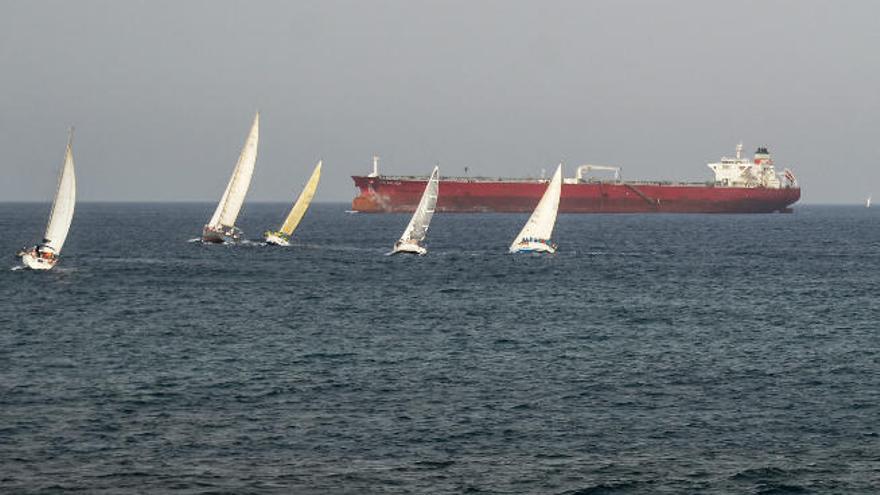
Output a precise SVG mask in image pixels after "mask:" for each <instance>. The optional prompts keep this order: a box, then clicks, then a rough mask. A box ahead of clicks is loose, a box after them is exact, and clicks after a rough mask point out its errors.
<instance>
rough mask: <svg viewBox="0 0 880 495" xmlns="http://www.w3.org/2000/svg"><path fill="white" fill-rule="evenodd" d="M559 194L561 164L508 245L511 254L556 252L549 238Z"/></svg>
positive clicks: (560, 189)
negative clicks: (511, 242)
mask: <svg viewBox="0 0 880 495" xmlns="http://www.w3.org/2000/svg"><path fill="white" fill-rule="evenodd" d="M561 194H562V164H561V163H560V164H559V166H558V167H556V172H555V173H554V174H553V178H551V179H550V183H549V184H548V185H547V190H546V191H544V196H542V197H541V201H539V202H538V206H537V207H536V208H535V211H534V212H532V216H531V217H529V221H528V222H526V224H525V226H524V227H523V228H522V230H521V231H520V233H519V235H518V236H516V239H514V241H513V244H511V245H510V252H511V253H555V252H556V245H555V244H553V243H552V242H551V241H550V237H551V236H552V235H553V226H554V225H556V212H557V211H558V210H559V197H560V195H561Z"/></svg>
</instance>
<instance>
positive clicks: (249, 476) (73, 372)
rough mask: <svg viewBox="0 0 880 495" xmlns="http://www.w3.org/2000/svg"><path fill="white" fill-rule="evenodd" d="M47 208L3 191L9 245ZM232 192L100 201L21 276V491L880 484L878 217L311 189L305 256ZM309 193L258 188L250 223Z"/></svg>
mask: <svg viewBox="0 0 880 495" xmlns="http://www.w3.org/2000/svg"><path fill="white" fill-rule="evenodd" d="M48 208H49V206H48V205H41V204H0V228H2V231H3V232H4V233H5V235H4V236H2V238H0V253H6V254H7V255H8V256H7V258H6V259H7V264H8V267H12V266H13V265H14V264H15V263H16V260H15V258H14V256H13V255H14V253H15V251H16V250H17V249H19V248H21V247H22V246H24V245H27V244H29V243H33V242H35V241H37V240H39V237H40V235H41V234H42V229H43V227H44V222H45V219H46V216H47V213H48ZM213 208H214V205H213V204H207V203H206V204H173V205H172V204H166V205H162V204H142V205H138V204H88V203H86V204H81V205H79V206H78V209H77V212H76V216H75V217H74V222H73V227H72V230H71V235H70V237H69V238H68V241H67V244H66V245H65V248H64V256H63V259H62V262H61V264H59V266H58V267H56V268H55V269H54V270H53V271H51V272H48V273H33V272H25V271H12V270H9V269H6V268H4V269H3V270H2V271H0V279H2V280H0V295H2V299H0V301H2V302H0V305H2V310H0V491H3V492H11V493H18V492H40V493H56V492H63V491H68V490H70V491H72V490H81V491H85V492H88V493H114V494H115V493H144V492H154V493H155V492H172V491H173V492H183V493H219V492H227V493H465V492H468V493H731V494H734V493H737V494H738V493H876V490H877V487H878V479H880V437H878V433H880V430H878V418H880V332H878V325H877V322H878V321H880V301H878V296H877V295H878V293H880V213H877V211H878V210H876V209H865V208H863V207H821V206H810V205H806V206H799V207H798V208H797V210H796V212H795V213H794V214H791V215H757V216H753V215H724V214H722V215H702V214H693V215H667V214H653V215H602V214H598V215H586V216H584V215H560V216H559V220H558V222H557V226H556V234H555V236H554V237H555V240H556V241H557V242H558V244H559V246H560V251H559V253H558V254H556V255H555V256H547V257H534V256H511V255H509V254H507V252H506V251H507V247H508V245H509V243H510V242H511V240H512V239H513V237H514V236H515V235H516V233H517V232H518V231H519V229H520V228H521V226H522V224H523V222H524V221H525V219H526V217H527V216H528V214H475V215H443V214H438V215H436V216H435V218H434V221H433V222H432V225H431V230H430V232H429V234H428V248H429V250H430V253H429V254H428V255H427V256H426V257H423V258H413V257H386V256H383V254H384V253H385V252H387V251H388V250H389V249H390V247H391V245H392V244H393V243H394V241H395V240H396V239H397V237H398V236H399V235H400V233H401V232H402V230H403V228H404V227H405V225H406V222H407V221H408V219H409V218H408V215H405V214H390V215H361V214H347V213H345V212H344V210H346V209H347V208H348V205H345V204H316V205H313V208H312V209H311V210H310V211H309V213H308V215H307V216H306V218H305V220H304V221H303V223H302V225H301V227H300V229H299V230H298V231H297V233H296V235H295V237H294V239H293V244H294V245H293V247H291V248H287V249H283V248H268V247H263V246H260V245H258V244H256V243H248V244H245V245H240V246H232V247H230V246H202V245H200V244H197V243H191V242H187V241H188V240H190V239H193V238H196V237H198V235H199V234H200V232H201V227H202V225H204V223H205V221H206V220H207V218H208V217H209V216H210V214H211V211H212V209H213ZM287 208H289V204H256V205H246V206H245V209H244V211H243V214H242V216H241V220H242V221H241V223H240V226H241V227H242V228H243V230H244V232H245V235H246V237H248V238H251V239H258V238H259V237H260V234H261V233H262V232H263V231H264V230H266V229H267V228H275V227H277V224H278V223H279V222H280V221H281V220H282V218H283V216H284V215H285V213H286V211H287Z"/></svg>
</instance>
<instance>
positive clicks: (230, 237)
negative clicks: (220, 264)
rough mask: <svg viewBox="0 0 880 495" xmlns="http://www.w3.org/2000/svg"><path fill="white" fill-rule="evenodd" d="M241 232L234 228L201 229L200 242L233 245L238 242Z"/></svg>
mask: <svg viewBox="0 0 880 495" xmlns="http://www.w3.org/2000/svg"><path fill="white" fill-rule="evenodd" d="M242 236H243V232H242V231H241V230H240V229H238V228H236V227H229V228H219V229H212V228H210V227H205V228H204V229H202V242H203V243H205V244H234V243H237V242H240V241H241V239H242Z"/></svg>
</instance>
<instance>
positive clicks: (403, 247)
mask: <svg viewBox="0 0 880 495" xmlns="http://www.w3.org/2000/svg"><path fill="white" fill-rule="evenodd" d="M388 254H415V255H417V256H424V255H426V254H428V250H427V249H425V248H423V247H422V246H419V245H418V244H415V243H410V242H407V243H401V244H398V245H396V246H394V251H391V252H390V253H388Z"/></svg>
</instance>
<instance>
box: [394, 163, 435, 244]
mask: <svg viewBox="0 0 880 495" xmlns="http://www.w3.org/2000/svg"><path fill="white" fill-rule="evenodd" d="M438 175H439V167H434V171H433V172H431V177H430V178H429V179H428V185H426V186H425V192H424V193H422V199H421V200H420V201H419V206H417V207H416V211H415V213H413V216H412V218H411V219H410V221H409V225H407V226H406V230H404V231H403V235H402V236H400V242H407V241H415V242H416V243H419V242H422V241H423V240H425V236H426V235H427V234H428V225H430V224H431V217H433V216H434V207H435V206H436V205H437V192H438V191H439V189H440V181H439V180H438Z"/></svg>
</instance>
